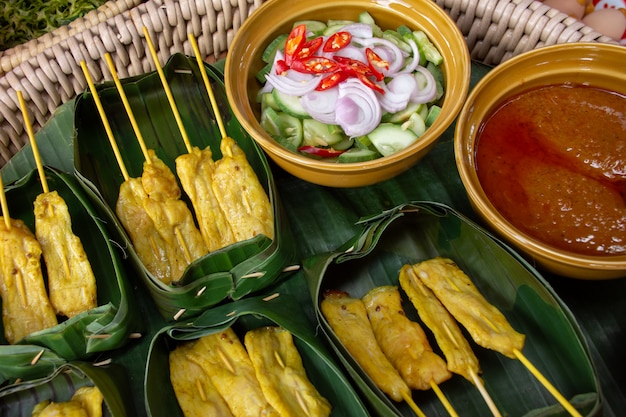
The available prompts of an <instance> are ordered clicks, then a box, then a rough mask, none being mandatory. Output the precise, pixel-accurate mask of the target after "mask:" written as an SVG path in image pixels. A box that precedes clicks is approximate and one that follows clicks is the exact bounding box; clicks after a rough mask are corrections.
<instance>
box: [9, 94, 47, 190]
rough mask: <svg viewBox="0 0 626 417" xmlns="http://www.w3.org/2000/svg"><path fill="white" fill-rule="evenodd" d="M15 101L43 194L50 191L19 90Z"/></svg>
mask: <svg viewBox="0 0 626 417" xmlns="http://www.w3.org/2000/svg"><path fill="white" fill-rule="evenodd" d="M17 99H18V101H19V102H20V107H21V109H22V115H23V116H24V127H25V128H26V133H27V134H28V139H29V141H30V146H31V148H32V150H33V158H34V159H35V164H36V165H37V172H39V179H40V180H41V186H42V187H43V192H44V193H47V192H49V191H50V189H49V188H48V181H47V180H46V173H45V172H44V170H43V163H42V162H41V155H40V154H39V148H38V147H37V142H36V141H35V134H34V133H33V126H32V124H31V121H30V116H29V115H28V109H27V108H26V102H25V101H24V96H23V95H22V92H21V91H20V90H17Z"/></svg>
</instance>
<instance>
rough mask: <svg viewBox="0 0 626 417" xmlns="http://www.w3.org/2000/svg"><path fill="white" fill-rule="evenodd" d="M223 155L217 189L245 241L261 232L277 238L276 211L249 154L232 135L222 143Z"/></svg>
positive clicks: (237, 235) (234, 228) (237, 234)
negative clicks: (275, 233)
mask: <svg viewBox="0 0 626 417" xmlns="http://www.w3.org/2000/svg"><path fill="white" fill-rule="evenodd" d="M220 150H221V151H222V158H221V159H220V160H219V161H217V162H216V164H215V173H214V174H213V192H214V193H215V196H216V197H217V199H218V201H219V204H220V207H221V208H222V210H223V212H224V214H225V215H226V219H228V223H229V224H230V227H231V229H232V231H233V233H234V235H235V240H236V241H237V242H241V241H244V240H247V239H250V238H252V237H254V236H256V235H258V234H264V235H265V236H267V237H268V238H270V239H273V238H274V212H273V210H272V205H271V203H270V201H269V198H268V196H267V194H266V193H265V190H264V189H263V186H262V185H261V183H260V182H259V179H258V177H257V175H256V173H255V172H254V170H253V169H252V167H251V166H250V164H249V163H248V160H247V158H246V154H245V153H244V152H243V150H242V149H241V148H240V147H239V146H238V145H237V143H236V142H235V141H234V140H233V139H232V138H230V137H228V136H226V137H224V138H222V141H221V143H220Z"/></svg>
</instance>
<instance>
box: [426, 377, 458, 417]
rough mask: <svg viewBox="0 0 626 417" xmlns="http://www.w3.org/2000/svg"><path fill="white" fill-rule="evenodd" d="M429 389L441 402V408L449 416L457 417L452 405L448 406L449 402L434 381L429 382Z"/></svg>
mask: <svg viewBox="0 0 626 417" xmlns="http://www.w3.org/2000/svg"><path fill="white" fill-rule="evenodd" d="M430 387H431V388H432V389H433V391H434V392H435V394H436V395H437V398H439V401H441V404H443V407H444V408H445V409H446V411H447V412H448V414H450V416H451V417H459V415H458V414H457V412H456V410H455V409H454V407H453V406H452V404H450V401H448V398H447V397H446V395H445V394H444V393H443V391H441V388H439V385H437V383H436V382H435V381H430Z"/></svg>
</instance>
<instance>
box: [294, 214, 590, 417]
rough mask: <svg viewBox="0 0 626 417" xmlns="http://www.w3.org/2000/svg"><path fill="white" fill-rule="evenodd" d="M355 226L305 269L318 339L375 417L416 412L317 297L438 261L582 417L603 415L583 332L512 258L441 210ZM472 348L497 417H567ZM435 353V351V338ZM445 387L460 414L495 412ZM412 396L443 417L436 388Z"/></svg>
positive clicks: (461, 390)
mask: <svg viewBox="0 0 626 417" xmlns="http://www.w3.org/2000/svg"><path fill="white" fill-rule="evenodd" d="M360 224H361V226H362V227H363V230H362V232H361V233H359V234H357V235H355V237H354V238H352V239H351V240H349V241H347V242H346V243H345V245H344V246H343V247H341V248H339V249H338V250H337V251H333V252H330V253H328V254H322V255H316V256H313V257H311V258H309V259H307V260H305V261H304V263H303V271H304V274H305V276H306V280H307V282H308V284H309V290H310V295H311V298H312V300H313V302H314V304H315V306H316V314H317V317H318V320H319V323H320V325H321V328H322V329H323V332H324V334H325V335H326V336H327V338H328V340H329V341H330V343H331V344H332V346H333V348H334V350H335V352H336V354H337V355H338V356H339V357H340V358H341V361H342V363H343V364H344V365H345V367H346V369H347V370H348V372H349V374H350V375H351V377H352V378H353V380H354V382H355V384H356V385H357V386H358V387H359V388H360V390H361V391H362V393H363V394H364V395H365V397H366V398H367V399H368V400H369V402H370V405H371V406H372V407H373V408H374V409H375V410H376V413H377V415H380V416H411V415H413V413H412V411H411V410H410V408H409V407H408V406H407V405H406V404H405V403H394V402H392V401H391V400H390V399H388V397H387V396H385V395H384V394H383V393H382V392H381V391H380V390H379V389H378V388H377V387H376V386H375V385H374V384H373V382H372V381H371V380H370V378H369V377H368V376H367V375H366V374H365V373H364V372H363V370H362V369H361V367H360V366H359V365H358V364H357V363H356V361H355V360H354V358H353V357H351V355H350V354H349V353H348V351H347V350H346V349H345V347H344V346H343V345H342V344H341V342H340V341H339V339H338V338H337V336H336V334H335V333H334V331H333V330H332V329H331V328H330V325H329V324H328V322H327V321H326V319H325V317H324V316H323V314H322V313H321V311H320V308H319V305H320V302H321V299H322V297H323V293H324V291H326V290H328V289H336V290H343V291H346V292H348V293H349V294H350V295H351V296H353V297H362V296H363V295H364V294H365V293H366V292H367V291H369V290H370V289H371V288H374V287H376V286H380V285H398V273H399V270H400V268H401V267H402V266H403V265H405V264H414V263H417V262H420V261H423V260H426V259H430V258H433V257H436V256H443V257H448V258H451V259H452V260H454V261H455V262H456V263H457V264H458V265H459V267H460V268H461V269H462V270H463V271H465V272H466V273H467V274H468V275H469V276H470V277H471V278H472V280H473V281H474V283H475V284H476V286H477V287H478V288H479V290H480V291H481V292H482V293H483V294H484V296H485V297H486V298H487V300H489V301H490V302H491V303H492V304H494V305H495V306H496V307H498V308H499V309H500V310H501V311H502V312H503V313H504V315H505V316H506V317H507V319H508V320H509V322H510V323H511V324H512V326H513V327H514V328H515V329H517V330H518V331H519V332H521V333H524V334H525V335H526V343H525V347H524V351H523V353H524V355H525V356H526V357H527V358H528V359H529V360H530V362H531V363H533V364H534V365H535V367H537V368H538V369H539V371H540V372H542V374H543V375H544V376H545V377H546V378H547V380H548V381H550V382H551V383H552V384H553V385H554V386H555V387H556V388H557V389H558V390H559V391H560V392H561V393H562V394H563V396H564V397H565V398H568V399H572V400H571V403H572V404H573V405H575V407H577V408H578V409H579V411H580V412H581V413H582V415H585V416H595V415H600V414H599V413H600V410H601V405H602V400H601V398H602V397H601V393H600V388H599V382H598V378H597V376H596V371H595V369H594V366H593V364H592V362H591V359H590V355H589V352H588V348H587V346H586V344H585V341H584V337H583V335H582V332H581V330H580V328H579V327H578V325H577V323H576V321H575V319H574V317H573V315H572V314H571V312H570V311H569V310H568V309H567V307H566V306H565V305H564V303H563V302H562V301H561V300H560V299H559V298H558V297H557V296H556V294H555V293H554V292H553V291H552V290H551V289H550V287H549V286H548V285H547V283H546V282H545V281H544V280H543V278H542V277H541V276H540V275H539V274H538V273H537V272H536V271H535V270H534V269H533V268H532V267H530V265H528V264H527V263H526V262H525V261H524V260H522V259H521V258H520V257H519V256H518V255H516V254H515V252H513V251H512V250H511V249H509V248H508V247H507V246H506V245H504V244H502V243H501V242H499V241H498V240H496V239H494V238H493V237H492V236H490V235H489V234H488V233H486V232H484V231H483V230H482V229H481V228H480V227H478V226H476V225H475V224H474V223H472V222H471V221H469V220H468V219H466V218H464V217H463V216H461V215H460V214H458V213H457V212H455V211H453V210H452V209H451V208H449V207H447V206H445V205H442V204H438V203H429V202H414V203H410V204H403V205H400V206H398V207H396V208H392V209H390V210H386V211H383V212H381V213H380V214H376V215H372V216H369V217H367V218H363V219H362V221H361V223H360ZM403 297H404V300H403V301H404V307H405V311H406V314H407V316H408V317H410V318H411V319H413V320H415V321H418V322H419V317H418V315H417V312H416V311H415V309H414V307H413V306H412V305H411V303H410V302H408V300H407V299H406V296H404V295H403ZM424 328H425V329H427V328H426V327H425V326H424ZM427 332H428V331H427ZM431 339H432V337H431ZM470 343H471V344H472V348H473V350H474V352H475V353H476V356H477V357H478V359H479V362H480V364H481V368H482V371H483V374H482V378H483V379H484V383H485V386H486V389H487V392H489V394H490V396H491V397H492V398H493V400H494V402H495V404H496V405H497V407H498V409H499V410H500V411H501V413H502V415H516V416H531V415H542V416H561V415H567V414H566V413H565V410H564V409H563V407H562V406H561V405H560V404H558V403H557V401H556V400H555V399H554V398H553V397H552V395H551V394H549V392H548V391H547V390H546V389H545V388H544V387H543V386H542V385H541V384H540V382H538V381H537V380H536V379H535V378H534V377H533V376H532V374H531V373H530V372H529V371H528V370H527V369H526V368H525V367H524V366H523V365H522V364H521V362H519V361H517V360H511V359H509V358H507V357H504V356H502V355H500V354H499V353H496V352H494V351H491V350H486V349H484V348H480V347H479V346H477V345H475V344H473V342H470ZM431 346H433V348H434V349H435V351H437V349H438V348H437V347H436V344H435V343H434V341H433V340H431ZM441 389H442V391H443V392H444V393H445V395H446V396H447V398H448V399H449V400H450V402H451V403H452V405H453V406H454V408H455V409H456V410H457V411H458V412H459V414H461V415H463V416H468V417H471V416H477V417H478V416H486V415H490V414H491V412H490V411H489V409H488V408H487V405H486V403H485V401H483V398H482V397H481V395H480V394H479V391H478V390H477V389H476V388H474V387H473V385H472V384H471V383H469V382H468V381H466V380H465V379H464V378H462V377H461V376H458V375H454V376H453V377H452V378H451V379H450V380H448V381H446V382H444V383H443V384H441ZM413 398H414V400H415V402H416V403H417V404H418V406H419V407H420V408H421V409H422V410H423V411H424V413H425V414H426V415H428V416H444V415H448V413H447V412H446V411H445V409H444V408H443V406H442V405H441V402H440V401H439V400H438V398H437V397H436V395H435V394H434V393H433V392H432V390H431V391H419V392H418V391H414V392H413Z"/></svg>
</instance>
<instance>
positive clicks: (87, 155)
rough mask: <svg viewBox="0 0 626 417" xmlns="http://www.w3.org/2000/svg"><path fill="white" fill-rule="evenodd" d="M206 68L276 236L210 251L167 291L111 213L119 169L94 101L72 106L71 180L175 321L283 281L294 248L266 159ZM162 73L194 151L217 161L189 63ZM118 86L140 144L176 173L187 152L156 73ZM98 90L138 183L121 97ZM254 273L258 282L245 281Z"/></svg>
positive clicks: (212, 130)
mask: <svg viewBox="0 0 626 417" xmlns="http://www.w3.org/2000/svg"><path fill="white" fill-rule="evenodd" d="M206 69H207V72H208V74H209V77H210V79H211V83H212V87H213V90H214V94H215V97H216V100H217V102H218V104H219V107H220V109H219V111H220V115H221V117H222V119H223V121H224V125H225V127H226V130H227V133H228V135H229V136H230V137H232V138H233V139H235V140H236V141H237V143H238V145H239V146H240V147H241V148H242V149H243V150H244V152H245V153H246V156H247V158H248V161H249V162H250V164H251V166H252V167H253V169H254V171H255V172H256V174H257V176H258V178H259V180H260V182H261V184H262V185H263V187H264V188H265V191H266V193H267V194H268V196H269V198H270V202H271V204H272V206H273V208H274V222H275V238H274V239H273V240H272V239H269V238H267V237H265V236H257V237H255V238H252V239H250V240H247V241H244V242H238V243H236V244H233V245H231V246H228V247H226V248H223V249H221V250H218V251H215V252H213V253H210V254H208V255H206V256H204V257H202V258H200V259H197V260H196V261H194V262H193V263H192V264H191V265H190V266H189V267H188V268H187V270H186V271H185V273H184V274H183V277H182V278H181V279H180V280H179V281H178V282H177V283H176V284H173V285H165V284H164V283H162V282H161V281H159V280H158V279H157V278H155V277H154V276H153V275H152V274H150V273H149V272H148V271H147V270H146V268H145V267H144V265H143V264H142V263H141V261H140V260H139V258H138V256H137V254H136V252H135V250H134V248H133V245H132V243H131V241H130V239H129V237H128V235H127V233H126V232H125V230H124V228H123V227H122V226H121V224H120V222H119V221H118V220H116V217H115V214H114V208H115V204H116V201H117V197H118V192H119V187H120V184H121V183H122V182H123V177H122V174H121V171H120V169H118V164H117V161H116V159H115V156H114V153H113V151H112V148H111V146H110V143H109V140H108V138H107V136H106V134H105V131H104V128H103V124H102V122H101V119H100V116H99V114H98V112H97V110H96V107H95V104H94V100H93V97H92V96H91V94H90V93H89V92H86V93H84V94H83V95H81V96H79V97H78V99H77V101H76V116H75V125H76V129H77V136H76V142H75V144H74V146H75V147H74V151H75V160H74V162H75V168H76V173H77V176H78V177H79V178H80V179H81V181H82V183H83V184H84V185H85V187H86V188H88V189H89V190H90V193H91V194H92V196H93V197H94V200H95V201H96V202H97V203H98V204H100V205H102V206H103V208H104V209H105V210H106V211H107V212H108V213H109V216H110V217H111V218H112V221H113V222H114V224H115V226H116V228H117V229H118V231H119V235H120V236H121V239H122V240H123V242H124V245H125V247H126V248H127V250H128V252H129V254H130V256H131V259H132V260H133V262H134V264H135V266H136V268H137V271H138V273H139V275H140V277H141V279H142V280H143V281H144V283H145V285H146V286H147V288H148V289H149V290H150V292H151V294H152V297H153V299H154V300H155V302H156V304H157V306H158V307H159V309H160V312H161V314H162V315H163V317H164V318H167V319H169V320H171V319H172V318H173V317H174V316H177V314H178V313H179V312H180V311H181V310H182V311H184V312H185V313H184V316H182V317H190V316H194V315H197V314H199V313H200V312H202V311H203V310H205V309H206V308H207V307H211V306H214V305H216V304H219V303H220V302H223V301H225V300H228V299H234V300H236V299H239V298H241V297H244V296H246V295H248V294H250V293H254V292H257V291H260V290H262V289H263V288H264V287H266V286H267V285H269V284H271V283H272V282H274V281H276V280H279V279H281V278H283V277H286V276H287V275H288V273H284V272H283V270H284V269H285V267H287V266H289V265H290V264H291V263H292V262H293V259H294V257H295V245H294V243H293V240H292V239H293V238H292V236H291V232H290V229H289V225H288V221H287V218H286V216H285V214H284V213H283V211H282V206H281V203H280V201H279V197H278V194H277V192H276V187H275V183H274V179H273V176H272V172H271V170H270V168H269V165H268V162H267V160H266V158H265V155H264V154H263V152H262V151H261V150H260V148H258V146H257V145H256V143H255V142H254V141H253V140H252V139H251V138H250V137H249V136H248V134H247V133H246V132H245V131H244V130H243V129H242V127H241V125H240V124H239V122H238V121H237V120H236V119H235V118H234V117H233V115H232V113H231V112H230V109H229V107H228V102H227V99H226V96H225V92H224V85H223V81H222V79H221V78H220V75H219V74H218V73H216V72H215V71H214V70H213V69H212V68H211V66H209V65H206ZM163 71H164V73H165V76H166V78H167V80H168V84H169V86H170V89H171V91H172V95H173V97H174V100H175V102H176V103H177V107H178V110H179V112H180V115H181V120H182V122H183V124H184V126H185V131H186V133H187V135H188V137H189V141H190V143H191V145H192V146H198V147H199V148H201V149H203V148H205V147H207V146H210V147H211V150H212V152H213V155H214V159H215V160H217V159H219V158H221V152H220V149H219V144H220V141H221V135H220V132H219V129H218V126H217V122H216V115H214V114H213V110H212V107H211V104H210V100H209V96H208V93H207V91H206V89H205V87H204V84H203V82H202V78H201V75H200V72H199V68H198V66H197V64H196V62H195V60H193V59H191V58H189V57H186V56H184V55H181V54H175V55H173V56H172V57H171V58H170V59H169V61H168V62H167V64H166V65H165V66H164V68H163ZM122 84H123V87H124V90H125V92H126V95H127V96H128V101H129V103H130V106H131V108H132V111H133V114H134V116H135V118H136V119H137V123H138V125H139V126H140V127H141V134H142V136H143V138H144V141H145V143H146V146H147V147H148V148H150V149H154V150H155V152H156V154H157V156H158V157H159V158H161V159H162V160H163V161H164V162H165V163H166V164H167V165H168V166H169V167H170V168H171V169H172V171H173V172H176V171H175V159H176V157H178V156H179V155H181V154H184V153H186V152H187V150H186V147H185V144H184V142H183V139H182V135H181V132H180V131H179V129H178V126H177V124H176V122H175V119H174V116H173V113H172V110H171V108H170V105H169V102H168V100H167V97H166V94H165V91H164V89H163V87H162V84H161V80H160V78H159V76H158V74H157V73H156V72H153V73H149V74H146V75H143V76H138V77H134V78H129V79H125V80H122ZM97 90H98V95H99V97H100V99H101V101H102V104H103V107H104V111H105V113H106V114H107V118H108V120H109V122H110V125H111V129H112V132H113V136H114V138H115V141H116V142H117V144H118V146H119V149H120V153H121V157H122V159H123V161H124V165H125V166H126V169H127V170H128V173H129V175H130V176H131V177H139V176H141V173H142V170H143V162H144V156H143V153H142V152H141V148H140V145H139V143H138V140H137V138H136V136H135V133H134V131H133V129H132V126H131V124H130V121H129V118H128V116H127V114H126V112H125V110H124V107H123V103H122V101H121V98H120V95H119V93H118V91H117V89H116V88H115V86H114V85H113V84H112V83H105V84H102V85H99V86H97ZM190 207H191V206H190ZM257 273H261V274H262V276H259V277H257V278H252V279H251V278H249V276H251V275H252V276H256V275H257ZM178 317H181V316H178ZM178 317H177V318H178Z"/></svg>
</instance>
